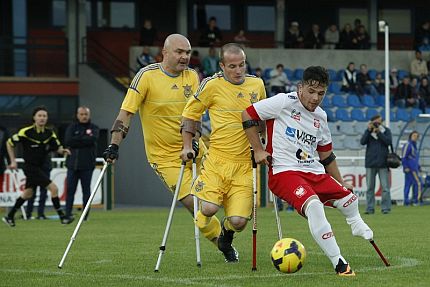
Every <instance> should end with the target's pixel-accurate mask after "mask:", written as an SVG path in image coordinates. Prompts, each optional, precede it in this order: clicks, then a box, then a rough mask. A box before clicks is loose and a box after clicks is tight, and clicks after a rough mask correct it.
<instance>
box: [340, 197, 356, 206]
mask: <svg viewBox="0 0 430 287" xmlns="http://www.w3.org/2000/svg"><path fill="white" fill-rule="evenodd" d="M356 200H357V196H356V195H355V194H353V195H352V196H351V198H350V199H348V201H347V202H345V203H344V204H343V207H348V206H349V205H351V203H353V202H354V201H356Z"/></svg>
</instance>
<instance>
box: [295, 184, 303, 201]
mask: <svg viewBox="0 0 430 287" xmlns="http://www.w3.org/2000/svg"><path fill="white" fill-rule="evenodd" d="M294 194H295V195H296V196H297V197H298V198H301V197H302V196H303V195H305V194H306V189H305V188H304V187H303V186H301V185H300V186H299V187H297V188H296V190H294Z"/></svg>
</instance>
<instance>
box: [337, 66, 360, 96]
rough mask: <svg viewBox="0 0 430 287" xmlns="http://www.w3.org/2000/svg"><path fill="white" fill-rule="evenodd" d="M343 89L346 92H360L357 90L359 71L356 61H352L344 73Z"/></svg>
mask: <svg viewBox="0 0 430 287" xmlns="http://www.w3.org/2000/svg"><path fill="white" fill-rule="evenodd" d="M341 91H343V92H346V93H353V94H358V91H357V71H356V70H355V64H354V62H350V63H349V64H348V67H346V69H345V71H343V75H342V88H341Z"/></svg>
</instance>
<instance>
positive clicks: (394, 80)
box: [389, 68, 399, 97]
mask: <svg viewBox="0 0 430 287" xmlns="http://www.w3.org/2000/svg"><path fill="white" fill-rule="evenodd" d="M389 78H390V96H391V97H394V95H395V94H396V93H397V87H398V86H399V78H398V76H397V69H396V68H392V69H391V71H390V76H389Z"/></svg>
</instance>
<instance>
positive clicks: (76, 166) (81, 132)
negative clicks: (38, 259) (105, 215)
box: [63, 106, 99, 223]
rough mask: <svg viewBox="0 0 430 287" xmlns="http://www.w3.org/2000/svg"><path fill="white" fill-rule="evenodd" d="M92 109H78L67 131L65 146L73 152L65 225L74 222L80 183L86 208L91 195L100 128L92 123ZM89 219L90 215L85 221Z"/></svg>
mask: <svg viewBox="0 0 430 287" xmlns="http://www.w3.org/2000/svg"><path fill="white" fill-rule="evenodd" d="M90 116H91V114H90V109H89V108H87V107H84V106H81V107H79V108H78V110H77V113H76V121H75V122H74V123H72V124H70V125H69V126H68V127H67V130H66V136H65V144H66V147H68V148H69V149H70V151H71V153H72V154H71V155H70V156H69V157H67V160H66V167H67V197H66V217H65V219H64V220H63V221H64V223H70V222H72V221H73V219H74V218H73V215H72V209H73V202H74V200H75V193H76V188H77V186H78V181H80V182H81V187H82V203H83V206H84V207H85V206H86V205H87V202H88V199H89V198H90V195H91V177H92V176H93V171H94V168H95V166H96V156H97V140H98V138H99V128H98V126H96V125H95V124H93V123H91V117H90ZM87 218H88V213H87V215H86V216H85V220H87Z"/></svg>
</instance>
